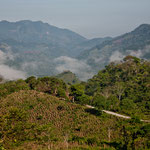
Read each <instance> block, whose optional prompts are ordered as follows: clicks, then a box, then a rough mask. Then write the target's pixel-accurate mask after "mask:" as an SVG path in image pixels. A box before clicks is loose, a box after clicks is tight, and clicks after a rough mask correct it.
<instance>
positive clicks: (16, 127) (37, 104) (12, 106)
mask: <svg viewBox="0 0 150 150" xmlns="http://www.w3.org/2000/svg"><path fill="white" fill-rule="evenodd" d="M149 83H150V63H149V62H147V61H143V60H140V59H138V58H135V57H132V56H128V57H126V58H125V59H124V61H123V62H121V63H112V64H110V65H109V66H107V67H106V68H105V69H104V70H102V71H100V72H99V73H98V74H97V75H95V76H94V77H93V78H92V79H90V80H88V82H86V83H85V82H82V83H80V84H75V85H67V84H66V83H65V82H63V81H62V80H61V79H57V78H55V77H44V78H35V77H29V78H27V79H26V80H17V81H9V82H6V83H3V84H0V110H1V111H0V149H2V150H4V149H19V150H20V149H27V150H28V149H41V150H42V149H52V150H55V149H64V150H66V149H72V150H77V149H78V150H79V149H81V150H90V149H91V150H99V149H112V150H114V149H117V150H120V149H124V150H127V149H150V124H149V123H144V122H140V118H142V119H147V120H150V112H149V110H150V85H149ZM84 104H90V105H93V106H95V107H96V108H95V109H90V108H87V107H85V106H84ZM102 109H106V110H112V111H115V112H120V113H122V114H128V115H131V117H132V119H131V120H125V119H122V118H117V117H115V116H111V115H107V114H105V113H103V112H102V111H101V110H102Z"/></svg>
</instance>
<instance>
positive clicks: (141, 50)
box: [78, 24, 150, 71]
mask: <svg viewBox="0 0 150 150" xmlns="http://www.w3.org/2000/svg"><path fill="white" fill-rule="evenodd" d="M126 55H133V56H137V57H140V58H143V59H150V25H149V24H142V25H140V26H139V27H137V28H136V29H135V30H133V31H131V32H129V33H126V34H123V35H121V36H118V37H116V38H113V39H112V40H109V41H104V42H103V43H101V44H98V45H96V46H95V47H93V48H91V49H89V50H86V51H84V52H82V53H81V54H80V55H79V56H78V59H80V60H84V61H86V62H87V63H88V64H89V65H90V66H92V68H94V69H95V71H98V70H100V69H102V68H104V66H105V65H107V64H108V63H109V62H111V61H116V60H117V61H119V60H121V59H122V58H123V57H124V56H126Z"/></svg>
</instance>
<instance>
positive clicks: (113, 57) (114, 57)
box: [109, 51, 125, 62]
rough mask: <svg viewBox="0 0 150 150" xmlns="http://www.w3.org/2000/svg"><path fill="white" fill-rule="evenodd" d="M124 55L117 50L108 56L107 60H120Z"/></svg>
mask: <svg viewBox="0 0 150 150" xmlns="http://www.w3.org/2000/svg"><path fill="white" fill-rule="evenodd" d="M124 57H125V56H124V55H123V54H122V53H120V52H119V51H115V52H114V53H113V54H112V55H111V56H110V58H109V62H114V61H121V60H122V59H123V58H124Z"/></svg>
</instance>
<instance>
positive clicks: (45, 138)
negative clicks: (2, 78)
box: [0, 90, 119, 149]
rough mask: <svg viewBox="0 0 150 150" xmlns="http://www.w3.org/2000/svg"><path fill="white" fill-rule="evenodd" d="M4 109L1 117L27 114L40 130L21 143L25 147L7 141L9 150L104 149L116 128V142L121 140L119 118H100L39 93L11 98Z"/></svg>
mask: <svg viewBox="0 0 150 150" xmlns="http://www.w3.org/2000/svg"><path fill="white" fill-rule="evenodd" d="M0 108H1V111H0V115H5V114H6V113H8V111H9V110H10V109H12V108H18V109H19V110H21V111H24V112H26V113H27V116H28V118H27V122H28V123H34V124H36V128H34V129H30V134H31V133H32V132H33V134H34V136H33V135H32V138H30V140H29V139H28V140H25V141H24V142H20V143H21V144H20V143H17V141H15V140H14V141H13V140H12V143H15V142H16V144H12V143H10V141H11V140H9V141H7V140H6V141H4V147H6V149H12V148H13V149H17V147H18V149H21V148H22V149H38V148H39V149H60V148H62V149H66V148H67V146H69V148H71V149H72V148H73V147H85V148H86V147H90V145H93V146H94V147H96V146H98V147H101V146H102V147H103V146H104V145H103V144H102V145H101V144H100V141H104V140H105V141H108V135H107V134H108V128H113V132H112V133H111V139H112V140H115V139H117V138H118V136H119V135H118V134H117V132H118V129H117V128H116V124H117V122H115V120H117V119H116V118H115V117H112V116H109V117H107V116H105V117H103V115H98V116H96V115H93V114H92V112H91V111H90V110H87V109H86V108H85V107H84V106H80V105H77V104H72V103H70V102H66V101H61V100H59V99H58V98H56V97H53V96H50V95H48V94H44V93H41V92H37V91H32V90H30V91H29V90H27V91H19V92H15V93H13V94H10V95H8V96H7V97H6V98H3V99H1V101H0ZM94 114H95V112H94ZM17 121H18V120H17ZM35 134H36V135H35ZM9 136H10V135H9ZM33 137H34V138H33ZM66 140H67V141H68V142H66ZM90 141H93V142H90ZM67 143H68V144H67ZM91 143H92V144H91Z"/></svg>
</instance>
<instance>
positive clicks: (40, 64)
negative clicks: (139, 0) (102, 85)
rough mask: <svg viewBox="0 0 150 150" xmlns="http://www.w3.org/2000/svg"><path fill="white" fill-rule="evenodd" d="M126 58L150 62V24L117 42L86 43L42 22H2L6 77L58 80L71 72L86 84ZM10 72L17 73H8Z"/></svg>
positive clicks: (0, 61)
mask: <svg viewBox="0 0 150 150" xmlns="http://www.w3.org/2000/svg"><path fill="white" fill-rule="evenodd" d="M126 55H134V56H136V57H140V58H143V59H150V25H149V24H142V25H140V26H139V27H137V28H136V29H135V30H133V31H131V32H129V33H126V34H124V35H121V36H118V37H115V38H111V37H104V38H94V39H86V38H85V37H83V36H81V35H79V34H77V33H75V32H73V31H70V30H68V29H61V28H58V27H55V26H52V25H49V24H48V23H43V22H42V21H30V20H22V21H17V22H8V21H0V67H1V68H0V72H1V73H0V75H2V76H6V75H8V74H14V72H16V75H17V77H18V74H21V76H19V77H20V78H22V77H23V76H24V75H23V74H25V76H31V75H35V76H51V75H52V76H54V75H56V74H58V73H60V72H63V71H64V70H70V71H71V72H73V73H75V74H76V75H77V76H78V77H79V78H80V79H81V78H82V80H83V76H86V77H85V79H84V80H86V79H88V78H90V77H92V76H93V75H94V74H96V73H97V71H99V70H100V69H102V68H104V67H105V66H106V65H107V64H109V62H112V61H119V60H122V58H123V57H125V56H126ZM8 70H11V71H13V73H8ZM18 71H19V72H18ZM20 71H21V72H20ZM16 75H15V76H13V78H11V79H15V78H16ZM81 76H82V77H81Z"/></svg>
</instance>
